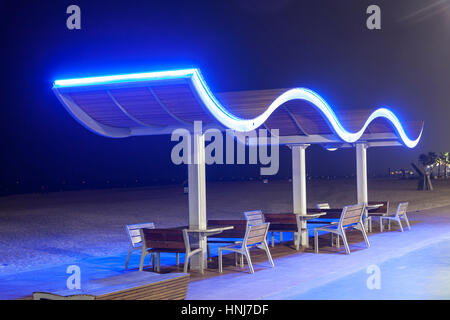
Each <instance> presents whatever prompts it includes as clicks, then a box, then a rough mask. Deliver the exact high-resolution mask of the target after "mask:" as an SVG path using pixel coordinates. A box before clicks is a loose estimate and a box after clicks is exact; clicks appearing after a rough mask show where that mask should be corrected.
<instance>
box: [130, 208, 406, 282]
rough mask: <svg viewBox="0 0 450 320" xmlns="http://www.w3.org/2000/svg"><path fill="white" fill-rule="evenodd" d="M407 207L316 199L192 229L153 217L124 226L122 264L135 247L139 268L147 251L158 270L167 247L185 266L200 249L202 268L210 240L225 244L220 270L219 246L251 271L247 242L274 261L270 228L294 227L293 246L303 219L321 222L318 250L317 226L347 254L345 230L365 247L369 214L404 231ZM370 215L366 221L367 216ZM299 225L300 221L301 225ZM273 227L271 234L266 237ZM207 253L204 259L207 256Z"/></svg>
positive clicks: (297, 241) (286, 229)
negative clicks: (310, 205)
mask: <svg viewBox="0 0 450 320" xmlns="http://www.w3.org/2000/svg"><path fill="white" fill-rule="evenodd" d="M407 208H408V203H407V202H402V203H400V204H399V206H398V209H397V211H396V212H395V213H394V214H391V215H390V214H389V211H388V210H389V201H372V202H368V204H367V205H365V204H356V205H349V206H345V207H344V208H342V209H341V208H331V207H330V205H329V204H328V203H319V204H317V208H315V209H308V214H307V215H298V214H293V213H263V212H262V211H261V210H254V211H247V212H244V217H245V220H226V219H223V220H208V227H207V228H206V229H192V228H191V229H190V228H188V227H176V228H166V229H155V226H154V224H153V223H147V224H134V225H128V226H127V227H126V229H127V232H128V235H129V237H130V247H129V250H128V255H127V260H126V263H125V269H127V267H128V261H129V258H130V254H131V253H132V252H133V251H135V250H141V261H140V266H139V270H140V271H142V270H143V267H144V259H145V257H146V256H147V255H151V266H152V268H153V270H155V267H156V271H157V272H160V254H161V253H162V252H169V253H175V254H176V265H177V266H178V265H179V254H180V253H184V254H185V261H184V272H185V273H186V272H188V267H189V261H190V258H191V257H193V256H194V255H199V256H200V259H201V268H200V271H201V273H202V274H203V273H204V271H203V270H204V268H206V266H205V265H204V263H205V261H206V263H207V262H208V261H211V253H210V246H209V245H210V244H212V243H220V244H224V246H221V247H219V257H218V260H219V272H222V271H223V262H222V256H223V252H226V251H230V252H234V253H235V255H234V256H235V264H236V265H237V264H238V257H240V265H241V267H243V265H244V257H245V259H246V261H247V264H248V266H249V270H250V273H254V269H253V265H252V262H251V257H250V251H249V249H250V248H253V247H256V248H259V249H262V250H264V251H265V252H266V254H267V258H268V260H269V262H270V264H271V266H272V267H273V266H274V264H273V259H272V257H271V254H270V250H269V242H268V239H271V246H272V247H274V244H275V241H274V233H277V232H278V233H280V242H281V243H282V242H283V237H282V234H283V232H292V233H293V234H294V244H295V247H296V249H297V250H299V247H300V239H299V237H300V234H301V232H302V228H304V225H305V224H303V222H304V221H308V223H311V224H320V226H318V227H316V228H314V251H315V252H316V253H318V252H319V242H318V239H319V232H320V233H329V234H330V236H331V245H332V246H336V247H338V248H339V247H340V239H342V241H343V245H344V249H345V252H346V253H347V254H349V253H350V248H349V245H348V241H347V237H346V234H345V232H346V230H349V229H356V230H359V231H360V232H361V233H362V236H363V238H364V241H365V243H366V245H367V247H370V243H369V239H368V237H367V232H371V231H372V218H375V217H377V218H378V219H379V223H380V231H381V232H383V229H384V227H383V225H384V224H385V222H388V227H387V228H388V229H389V230H390V222H391V221H395V222H397V223H398V224H399V226H400V231H403V227H402V224H401V220H402V219H403V220H404V221H405V222H406V224H407V226H408V228H409V229H410V228H411V227H410V224H409V221H408V218H407V215H406V211H407ZM367 221H369V223H368V225H367V224H366V222H367ZM302 226H303V227H302ZM269 233H271V237H269ZM192 234H196V235H197V236H203V237H205V238H206V239H207V247H206V248H192V247H191V244H190V240H189V238H190V236H192ZM205 254H206V258H207V260H205Z"/></svg>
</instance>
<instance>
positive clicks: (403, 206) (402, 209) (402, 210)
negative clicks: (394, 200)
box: [395, 202, 409, 217]
mask: <svg viewBox="0 0 450 320" xmlns="http://www.w3.org/2000/svg"><path fill="white" fill-rule="evenodd" d="M408 204H409V203H408V202H400V203H399V204H398V207H397V212H396V213H395V215H396V216H397V217H398V216H401V215H404V214H406V211H407V210H408Z"/></svg>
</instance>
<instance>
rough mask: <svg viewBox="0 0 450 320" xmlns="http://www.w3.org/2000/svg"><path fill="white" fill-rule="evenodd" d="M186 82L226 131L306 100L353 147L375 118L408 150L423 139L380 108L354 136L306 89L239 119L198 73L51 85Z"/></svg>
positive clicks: (126, 76)
mask: <svg viewBox="0 0 450 320" xmlns="http://www.w3.org/2000/svg"><path fill="white" fill-rule="evenodd" d="M183 78H185V79H186V78H189V79H190V80H191V81H192V84H193V86H194V88H195V90H196V92H197V94H198V95H199V97H200V99H201V100H202V102H203V103H204V105H205V106H206V107H207V109H208V110H209V112H211V114H212V115H213V116H214V117H215V118H216V119H217V120H218V121H219V122H220V123H222V124H223V125H224V126H225V127H227V128H230V129H233V130H236V131H240V132H247V131H251V130H254V129H256V128H258V127H260V126H261V125H262V124H263V123H264V122H265V121H266V120H267V119H268V118H269V116H270V115H271V114H272V113H273V112H274V111H275V110H276V109H277V108H278V107H279V106H281V105H282V104H284V103H286V102H288V101H291V100H305V101H308V102H310V103H311V104H313V105H314V106H315V107H316V108H317V109H319V110H320V111H321V112H322V114H323V115H324V116H325V118H326V119H327V120H328V122H329V123H330V125H331V127H332V129H333V130H334V132H335V133H336V134H337V135H338V136H339V137H340V138H341V139H342V140H344V141H345V142H348V143H353V142H356V141H358V140H359V139H360V138H361V136H362V135H363V134H364V131H365V130H366V128H367V127H368V126H369V124H370V123H371V122H372V121H373V120H375V119H376V118H385V119H387V120H388V121H390V122H391V123H392V125H393V126H394V128H395V130H396V131H397V133H398V135H399V137H400V139H401V140H402V141H403V143H404V144H405V145H406V146H407V147H409V148H414V147H415V146H416V145H417V144H418V143H419V140H420V138H421V136H422V131H423V128H422V130H421V131H420V134H419V136H418V137H417V138H416V139H414V140H412V139H410V138H409V137H408V136H407V134H406V132H405V130H404V129H403V126H402V125H401V123H400V121H399V119H398V118H397V117H396V116H395V114H394V113H393V112H392V111H390V110H389V109H387V108H379V109H377V110H375V111H374V112H373V113H372V114H371V115H370V116H369V117H368V118H367V120H366V122H365V123H364V126H363V127H362V128H361V129H360V130H359V131H357V132H349V131H347V130H346V129H345V128H344V127H343V126H342V124H341V123H340V122H339V120H338V118H337V116H336V114H335V113H334V112H333V110H332V109H331V107H330V106H329V105H328V104H327V102H326V101H325V100H324V99H323V98H322V97H321V96H320V95H318V94H317V93H316V92H314V91H312V90H310V89H306V88H294V89H291V90H288V91H286V92H284V93H283V94H282V95H280V96H279V97H278V98H277V99H275V100H274V101H273V102H272V104H271V105H270V106H269V107H268V108H267V109H266V111H264V112H263V113H262V114H261V115H259V116H258V117H256V118H253V119H241V118H239V117H236V116H235V115H233V114H231V113H230V112H228V110H227V109H226V108H224V107H223V106H222V104H221V103H220V102H219V101H218V100H217V99H216V98H215V97H214V95H213V94H212V92H211V91H210V90H209V88H208V86H207V85H206V82H205V80H204V79H203V77H202V76H201V74H200V72H199V70H198V69H182V70H171V71H158V72H146V73H134V74H123V75H113V76H102V77H90V78H79V79H68V80H57V81H55V83H54V87H55V88H64V87H77V86H89V85H102V84H104V85H106V84H112V83H123V82H136V81H157V80H170V79H183Z"/></svg>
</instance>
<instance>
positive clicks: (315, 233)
mask: <svg viewBox="0 0 450 320" xmlns="http://www.w3.org/2000/svg"><path fill="white" fill-rule="evenodd" d="M314 251H315V252H316V253H319V235H318V234H317V230H314Z"/></svg>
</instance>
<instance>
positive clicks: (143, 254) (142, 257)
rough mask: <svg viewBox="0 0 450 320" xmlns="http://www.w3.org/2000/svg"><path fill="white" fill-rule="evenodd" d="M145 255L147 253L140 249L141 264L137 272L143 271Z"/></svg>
mask: <svg viewBox="0 0 450 320" xmlns="http://www.w3.org/2000/svg"><path fill="white" fill-rule="evenodd" d="M146 255H147V252H145V250H144V249H142V253H141V263H140V264H139V271H142V270H143V269H144V259H145V256H146Z"/></svg>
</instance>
